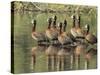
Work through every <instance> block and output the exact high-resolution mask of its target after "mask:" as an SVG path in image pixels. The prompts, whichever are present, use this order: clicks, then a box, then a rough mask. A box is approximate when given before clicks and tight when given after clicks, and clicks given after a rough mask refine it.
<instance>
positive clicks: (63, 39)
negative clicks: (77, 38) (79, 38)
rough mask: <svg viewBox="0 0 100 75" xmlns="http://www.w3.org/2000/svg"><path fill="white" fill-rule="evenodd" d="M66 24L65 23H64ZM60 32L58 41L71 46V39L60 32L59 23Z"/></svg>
mask: <svg viewBox="0 0 100 75" xmlns="http://www.w3.org/2000/svg"><path fill="white" fill-rule="evenodd" d="M66 24H67V23H66ZM59 26H60V30H59V35H58V41H59V42H60V43H61V44H62V46H63V45H64V44H71V43H73V41H72V39H71V38H70V37H69V36H68V35H67V34H66V32H64V31H63V30H62V22H60V23H59Z"/></svg>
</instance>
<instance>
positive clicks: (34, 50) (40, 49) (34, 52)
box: [31, 45, 47, 71]
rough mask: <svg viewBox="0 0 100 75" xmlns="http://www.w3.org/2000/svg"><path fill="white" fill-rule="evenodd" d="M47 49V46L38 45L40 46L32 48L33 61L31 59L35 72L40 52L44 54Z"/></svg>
mask: <svg viewBox="0 0 100 75" xmlns="http://www.w3.org/2000/svg"><path fill="white" fill-rule="evenodd" d="M46 47H47V46H45V45H38V46H34V47H32V50H31V54H32V59H31V61H32V66H31V67H32V69H33V71H35V67H36V66H35V65H36V63H37V61H36V57H37V56H38V53H39V52H44V51H45V49H46Z"/></svg>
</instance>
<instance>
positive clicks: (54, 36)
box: [46, 18, 58, 43]
mask: <svg viewBox="0 0 100 75" xmlns="http://www.w3.org/2000/svg"><path fill="white" fill-rule="evenodd" d="M51 24H52V18H49V20H48V28H47V29H46V36H47V37H48V38H49V39H50V40H51V43H54V41H55V40H57V37H58V32H56V31H54V30H53V29H51Z"/></svg>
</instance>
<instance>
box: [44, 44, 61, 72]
mask: <svg viewBox="0 0 100 75" xmlns="http://www.w3.org/2000/svg"><path fill="white" fill-rule="evenodd" d="M58 49H59V48H58V47H57V46H53V45H50V46H48V48H47V49H46V50H45V54H46V57H47V60H46V61H47V68H48V71H56V64H57V52H58Z"/></svg>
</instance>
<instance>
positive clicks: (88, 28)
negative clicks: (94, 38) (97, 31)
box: [86, 26, 90, 34]
mask: <svg viewBox="0 0 100 75" xmlns="http://www.w3.org/2000/svg"><path fill="white" fill-rule="evenodd" d="M89 31H90V27H89V26H88V27H87V31H86V34H88V33H89Z"/></svg>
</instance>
